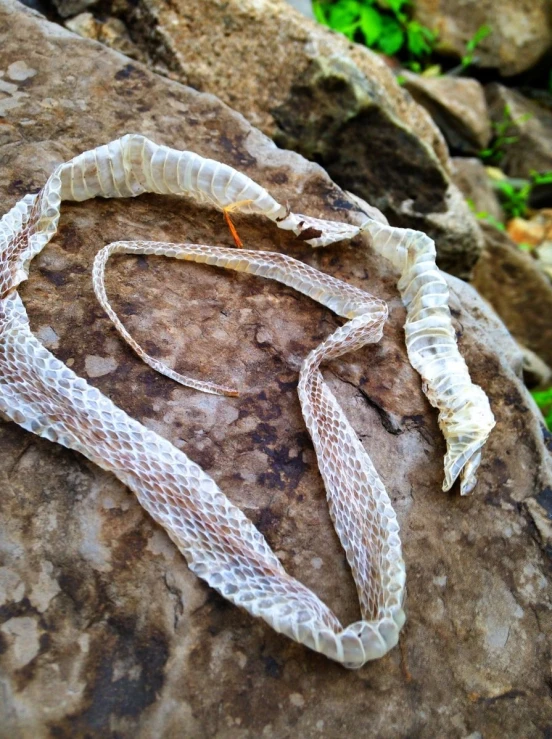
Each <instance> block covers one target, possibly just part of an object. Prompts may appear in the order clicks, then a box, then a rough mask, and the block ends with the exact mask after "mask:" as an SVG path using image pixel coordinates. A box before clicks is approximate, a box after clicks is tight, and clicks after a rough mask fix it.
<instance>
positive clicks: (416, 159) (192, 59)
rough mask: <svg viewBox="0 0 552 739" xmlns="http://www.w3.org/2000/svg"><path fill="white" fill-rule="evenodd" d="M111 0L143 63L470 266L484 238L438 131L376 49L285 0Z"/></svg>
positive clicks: (454, 267) (451, 265)
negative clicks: (146, 59)
mask: <svg viewBox="0 0 552 739" xmlns="http://www.w3.org/2000/svg"><path fill="white" fill-rule="evenodd" d="M113 3H114V4H113V12H122V13H123V15H124V17H125V19H126V20H127V21H128V23H129V24H130V25H131V27H132V30H133V35H134V38H135V39H138V38H140V39H141V42H142V45H143V48H144V49H146V50H148V52H149V55H150V58H151V63H152V64H153V65H156V64H157V65H159V64H164V65H165V66H166V67H167V68H168V70H169V73H170V74H171V75H173V76H174V77H176V78H177V79H178V80H180V81H181V82H183V83H185V84H188V85H191V86H192V87H194V88H196V89H197V90H201V91H205V92H211V93H213V94H215V95H217V96H218V97H220V98H221V99H222V100H223V101H224V102H226V103H228V105H230V106H231V107H232V108H234V109H236V110H237V111H239V112H240V113H242V114H243V115H244V116H245V117H246V118H247V119H248V120H249V121H250V123H252V124H253V125H255V126H257V127H259V128H260V129H261V130H262V131H264V133H266V134H267V135H268V136H270V137H272V138H273V139H274V140H275V141H276V142H277V143H278V144H279V145H280V146H282V147H285V148H288V149H294V150H295V151H298V152H300V153H301V154H303V155H304V156H306V157H307V158H308V159H312V160H314V161H317V162H319V163H320V164H322V165H323V166H324V167H325V169H326V170H327V171H328V172H329V174H330V175H331V176H332V177H333V179H334V180H335V181H336V182H337V183H338V184H340V185H341V186H342V187H344V188H345V189H347V190H350V191H352V192H354V193H356V194H357V195H359V196H360V197H362V198H364V199H365V200H367V201H368V202H370V203H372V204H373V205H375V206H376V207H378V208H380V210H382V211H383V212H384V213H385V214H386V215H387V216H388V217H389V218H390V220H391V221H392V222H393V223H394V224H395V225H402V226H411V227H413V228H423V229H424V230H426V231H427V232H428V233H430V235H431V236H432V237H433V238H435V240H436V243H437V249H438V253H439V258H440V263H441V265H442V266H443V268H445V269H447V270H448V271H451V272H453V273H454V274H458V275H460V276H465V275H467V274H468V273H469V270H470V268H471V266H472V265H473V264H474V262H475V261H476V259H477V256H478V254H479V251H480V249H481V248H482V245H483V241H482V237H481V233H480V231H479V228H478V226H477V223H476V222H475V220H474V218H473V216H472V214H471V213H470V211H469V209H468V208H467V206H466V203H465V202H464V200H463V199H462V197H461V196H460V195H459V193H458V190H457V189H456V187H455V186H454V185H452V184H451V182H450V179H449V168H450V161H449V158H448V154H447V150H446V145H445V142H444V140H443V138H442V136H441V134H440V133H439V130H438V129H437V128H436V126H435V124H434V123H433V121H432V120H431V118H430V116H429V115H428V114H427V113H426V111H425V110H424V109H423V108H422V107H421V106H419V105H417V104H416V103H415V102H414V101H413V100H412V98H411V97H410V95H409V94H408V93H406V92H405V91H404V90H403V89H402V88H401V87H399V85H398V84H397V83H396V81H395V79H394V76H393V74H392V73H391V72H390V70H389V69H388V67H387V66H386V65H385V64H384V63H383V61H382V60H381V59H380V57H378V56H377V55H376V54H374V53H373V52H371V51H370V50H369V49H367V48H365V47H363V46H359V45H358V44H351V43H349V41H348V40H347V39H346V38H345V36H343V35H341V34H338V33H333V32H332V31H329V30H328V29H326V28H324V27H323V26H321V25H318V24H316V23H313V22H309V21H308V19H305V17H304V16H302V15H301V14H299V13H298V12H295V11H294V10H293V9H291V8H290V6H289V5H288V4H287V3H286V2H284V0H228V1H225V2H220V0H137V2H136V3H132V4H128V3H124V5H123V7H122V10H121V9H120V7H119V6H118V5H117V0H113Z"/></svg>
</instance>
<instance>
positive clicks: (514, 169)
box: [485, 83, 552, 177]
mask: <svg viewBox="0 0 552 739" xmlns="http://www.w3.org/2000/svg"><path fill="white" fill-rule="evenodd" d="M485 95H486V97H487V104H488V106H489V115H490V117H491V119H492V120H493V121H494V122H495V123H504V122H508V121H509V122H510V125H509V126H508V127H507V129H506V132H505V135H506V136H508V137H510V136H513V137H516V138H517V140H516V141H513V142H512V143H508V144H505V145H504V146H503V147H502V149H501V151H502V158H501V160H500V166H501V167H502V169H503V170H504V171H505V172H506V173H507V174H509V175H511V176H512V177H528V176H529V175H530V174H531V172H532V171H536V172H547V171H549V170H551V169H552V111H550V110H548V109H547V108H545V107H543V106H542V105H539V104H538V103H537V102H536V101H533V100H529V99H528V98H526V97H525V96H524V95H522V94H521V93H520V92H517V91H516V90H512V89H510V88H508V87H504V86H503V85H499V84H495V83H493V84H491V85H487V87H486V88H485Z"/></svg>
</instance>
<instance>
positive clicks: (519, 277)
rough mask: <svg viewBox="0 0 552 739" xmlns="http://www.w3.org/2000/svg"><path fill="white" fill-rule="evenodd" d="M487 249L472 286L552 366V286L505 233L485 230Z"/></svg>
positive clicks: (533, 261) (475, 269)
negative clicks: (551, 317) (551, 319)
mask: <svg viewBox="0 0 552 739" xmlns="http://www.w3.org/2000/svg"><path fill="white" fill-rule="evenodd" d="M484 230H485V237H486V241H485V248H484V250H483V252H482V254H481V257H480V259H479V261H478V262H477V264H476V265H475V268H474V271H473V276H472V284H473V285H474V287H475V288H476V289H477V290H478V292H479V293H480V295H482V296H483V297H484V298H485V299H486V300H488V301H489V303H490V304H491V305H492V306H493V308H494V309H495V310H496V312H497V313H498V315H499V316H500V317H501V319H502V320H503V321H504V323H505V324H506V326H507V327H508V329H509V330H510V332H511V333H512V335H513V336H514V337H515V338H516V339H517V340H518V341H519V342H520V343H521V344H523V346H526V347H528V348H529V349H531V350H532V351H534V352H535V353H536V354H538V355H539V357H541V359H543V360H544V361H545V362H546V364H548V365H552V323H551V321H550V316H552V283H551V282H550V279H549V278H548V277H547V276H546V275H545V274H543V272H542V271H541V270H540V269H539V267H538V266H537V264H536V262H535V260H534V259H532V257H530V256H529V255H528V254H526V253H524V252H522V251H520V249H518V247H517V246H516V244H514V243H513V242H512V241H511V240H510V239H509V238H508V236H507V235H506V234H505V233H502V232H500V231H497V230H496V229H495V228H492V227H489V226H485V227H484Z"/></svg>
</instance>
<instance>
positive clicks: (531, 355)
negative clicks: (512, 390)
mask: <svg viewBox="0 0 552 739" xmlns="http://www.w3.org/2000/svg"><path fill="white" fill-rule="evenodd" d="M519 348H520V350H521V353H522V355H523V381H524V382H525V384H526V385H527V387H530V388H536V387H539V388H542V389H545V388H547V387H549V386H550V385H551V384H552V368H551V367H549V366H548V365H547V364H546V362H544V361H543V360H542V359H541V358H540V357H539V355H538V354H535V352H532V351H531V349H528V348H527V347H526V346H522V345H521V344H519Z"/></svg>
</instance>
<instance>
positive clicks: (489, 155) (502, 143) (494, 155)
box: [479, 105, 533, 164]
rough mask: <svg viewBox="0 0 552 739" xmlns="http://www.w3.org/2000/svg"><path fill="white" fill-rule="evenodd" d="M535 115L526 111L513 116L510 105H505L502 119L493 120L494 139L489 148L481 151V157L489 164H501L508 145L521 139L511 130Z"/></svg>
mask: <svg viewBox="0 0 552 739" xmlns="http://www.w3.org/2000/svg"><path fill="white" fill-rule="evenodd" d="M532 117H533V116H532V115H531V113H524V114H523V115H520V116H518V118H512V111H511V110H510V106H509V105H506V106H505V107H504V114H503V116H502V120H501V121H493V124H492V126H493V133H494V135H493V139H492V141H491V144H490V146H489V147H488V148H487V149H483V150H482V151H480V152H479V158H480V159H482V160H483V161H484V162H486V163H487V164H500V162H501V161H502V159H503V158H504V155H505V153H506V151H505V149H506V147H508V146H510V144H515V143H517V142H518V141H519V136H516V135H511V134H510V133H509V132H510V130H511V128H512V126H515V125H518V124H520V123H524V122H525V121H528V120H529V119H530V118H532Z"/></svg>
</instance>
